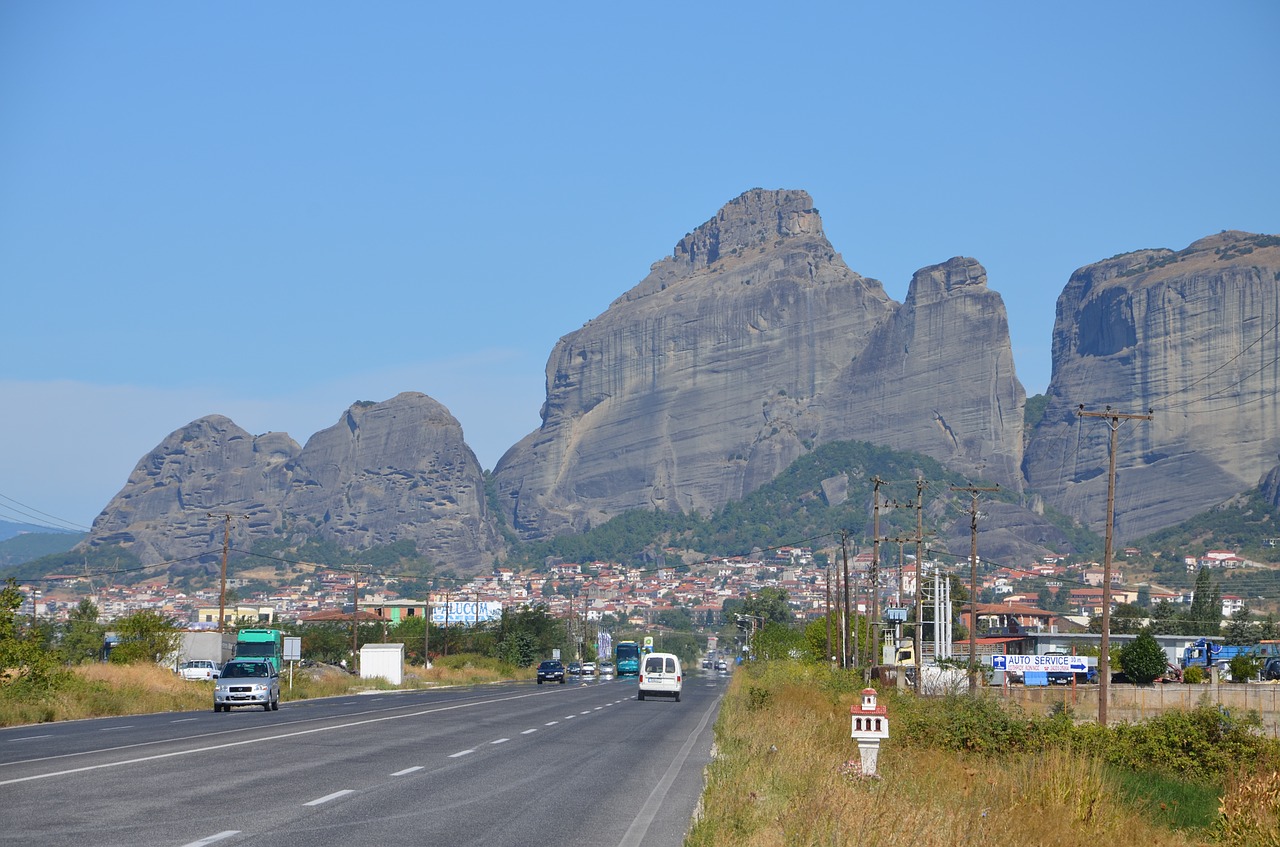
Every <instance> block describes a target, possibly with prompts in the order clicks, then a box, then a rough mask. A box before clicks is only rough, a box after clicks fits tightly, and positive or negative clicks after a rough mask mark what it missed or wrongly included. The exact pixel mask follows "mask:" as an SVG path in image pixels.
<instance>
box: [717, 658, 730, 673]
mask: <svg viewBox="0 0 1280 847" xmlns="http://www.w3.org/2000/svg"><path fill="white" fill-rule="evenodd" d="M716 670H718V671H727V670H729V663H728V662H726V661H725V660H724V659H721V660H720V661H718V662H716Z"/></svg>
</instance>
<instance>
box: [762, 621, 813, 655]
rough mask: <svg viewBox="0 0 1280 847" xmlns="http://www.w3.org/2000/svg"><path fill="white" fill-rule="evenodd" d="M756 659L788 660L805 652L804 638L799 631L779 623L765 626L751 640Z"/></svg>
mask: <svg viewBox="0 0 1280 847" xmlns="http://www.w3.org/2000/svg"><path fill="white" fill-rule="evenodd" d="M751 646H752V653H753V654H754V658H756V659H789V658H792V656H793V654H803V653H804V651H805V636H804V633H801V632H800V631H799V630H796V629H793V628H791V627H789V626H785V625H783V624H779V623H770V624H766V625H765V627H764V629H761V630H759V631H758V632H756V634H755V637H754V638H753V639H752V644H751Z"/></svg>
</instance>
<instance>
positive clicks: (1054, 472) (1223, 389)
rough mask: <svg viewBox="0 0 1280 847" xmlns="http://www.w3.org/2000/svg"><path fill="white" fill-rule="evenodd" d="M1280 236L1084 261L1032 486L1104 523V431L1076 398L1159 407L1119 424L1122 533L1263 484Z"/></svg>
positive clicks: (1279, 430) (1070, 296)
mask: <svg viewBox="0 0 1280 847" xmlns="http://www.w3.org/2000/svg"><path fill="white" fill-rule="evenodd" d="M1278 281H1280V238H1277V237H1275V236H1260V235H1250V234H1248V233H1241V232H1224V233H1221V234H1219V235H1215V236H1211V237H1209V238H1204V239H1201V240H1200V241H1197V242H1195V243H1194V244H1192V245H1191V246H1190V247H1188V248H1187V249H1185V250H1182V251H1180V252H1174V251H1171V250H1142V251H1138V252H1135V253H1129V254H1125V255H1123V256H1117V257H1115V258H1112V259H1108V260H1106V261H1103V262H1098V263H1096V264H1093V265H1089V266H1087V267H1084V268H1081V269H1080V270H1078V271H1076V272H1075V273H1074V274H1072V276H1071V279H1070V281H1069V282H1068V283H1067V287H1066V289H1065V290H1064V291H1063V292H1062V295H1061V296H1060V297H1059V298H1058V310H1057V320H1056V323H1055V326H1054V334H1053V378H1052V380H1051V382H1050V386H1049V391H1048V395H1049V405H1048V408H1047V409H1046V411H1045V415H1044V418H1043V420H1042V421H1041V422H1040V424H1039V425H1038V426H1037V427H1036V429H1035V431H1034V433H1033V434H1032V438H1031V442H1030V446H1029V447H1028V450H1027V456H1026V461H1025V465H1024V467H1025V471H1026V477H1027V480H1028V484H1029V485H1030V486H1032V487H1033V488H1035V489H1037V490H1039V491H1041V492H1043V494H1044V496H1045V498H1046V500H1048V502H1049V503H1051V504H1053V505H1054V506H1056V507H1057V508H1059V509H1061V510H1063V511H1065V512H1067V513H1068V514H1071V515H1074V516H1076V517H1078V518H1080V519H1082V520H1084V521H1086V522H1088V523H1089V524H1090V525H1091V526H1092V527H1094V528H1095V529H1098V530H1101V529H1102V528H1103V527H1104V526H1105V521H1106V502H1107V464H1108V454H1109V445H1110V430H1109V428H1108V427H1107V425H1106V424H1105V423H1103V422H1102V421H1099V420H1097V419H1092V418H1084V419H1081V418H1078V417H1077V416H1076V411H1077V406H1079V405H1080V404H1084V406H1085V407H1086V410H1088V411H1103V410H1104V407H1106V406H1108V405H1110V406H1111V407H1113V408H1114V409H1115V410H1117V411H1120V412H1125V413H1145V412H1146V411H1147V410H1148V409H1150V410H1152V412H1153V415H1154V417H1153V419H1152V420H1151V421H1150V422H1143V421H1129V422H1126V423H1123V424H1122V425H1121V430H1120V433H1119V449H1118V450H1117V456H1116V465H1117V468H1118V469H1119V470H1118V473H1117V476H1116V538H1117V541H1123V540H1126V539H1133V538H1136V537H1139V536H1141V535H1143V534H1144V533H1147V532H1150V531H1153V530H1155V529H1159V528H1162V527H1166V526H1169V525H1171V524H1174V523H1177V522H1178V521H1180V520H1183V519H1185V518H1188V517H1190V516H1192V515H1194V514H1196V513H1198V512H1201V511H1204V510H1205V509H1207V508H1209V507H1211V506H1213V505H1215V504H1217V503H1220V502H1222V501H1223V500H1225V499H1227V498H1228V497H1230V496H1232V495H1233V494H1236V493H1239V492H1240V491H1243V490H1245V489H1247V488H1251V487H1253V486H1255V485H1257V484H1258V482H1259V479H1260V477H1262V475H1264V474H1265V473H1267V471H1268V470H1269V469H1270V468H1272V467H1273V466H1274V465H1275V462H1276V456H1277V453H1278V452H1280V390H1278V389H1280V361H1278V355H1277V352H1278V351H1280V338H1278V336H1280V331H1278V330H1277V322H1278V321H1280V284H1278Z"/></svg>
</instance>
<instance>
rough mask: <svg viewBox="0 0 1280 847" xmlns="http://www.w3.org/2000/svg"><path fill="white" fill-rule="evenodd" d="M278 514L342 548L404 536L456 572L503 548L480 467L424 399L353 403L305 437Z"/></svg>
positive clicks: (450, 422) (438, 408) (454, 428)
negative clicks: (302, 522)
mask: <svg viewBox="0 0 1280 847" xmlns="http://www.w3.org/2000/svg"><path fill="white" fill-rule="evenodd" d="M284 508H285V511H286V512H287V513H288V514H290V515H293V516H298V518H301V519H305V520H306V521H307V522H309V523H310V524H311V525H312V526H313V527H314V528H315V531H316V532H318V534H319V535H320V536H321V537H323V538H327V539H331V540H333V541H335V542H337V543H338V544H339V545H340V546H342V547H346V548H355V549H359V548H364V547H369V546H370V545H379V544H391V543H393V542H396V541H400V540H403V539H408V540H411V541H414V542H415V543H416V544H417V548H418V552H419V554H421V555H424V556H429V557H430V558H432V559H435V560H438V561H441V562H445V563H447V564H449V565H453V566H457V567H459V568H460V569H462V570H471V569H475V568H477V567H480V566H482V565H488V564H491V563H492V561H493V558H494V554H495V553H496V552H497V551H498V550H499V549H500V547H501V543H500V540H499V538H498V535H497V533H496V531H495V529H494V526H493V522H492V521H491V520H489V516H488V506H487V503H486V501H485V494H484V474H483V471H482V470H481V468H480V463H479V462H478V461H477V460H476V457H475V454H474V453H472V452H471V448H470V447H468V446H467V445H466V443H465V442H464V441H463V437H462V427H461V426H460V425H459V424H458V421H457V420H456V419H455V418H454V417H453V415H451V414H450V413H449V410H448V409H446V408H445V407H444V406H442V405H440V404H439V403H437V402H436V401H435V400H432V399H431V398H430V397H428V396H426V395H425V394H417V393H404V394H400V395H397V396H396V397H394V398H392V399H391V400H388V401H386V402H385V403H358V404H356V405H354V406H352V407H351V408H350V409H348V410H347V411H346V413H345V414H344V415H343V416H342V419H341V420H339V421H338V423H336V424H334V425H333V426H331V427H329V428H328V429H324V430H321V431H320V432H317V433H316V434H315V435H313V436H311V438H310V439H308V440H307V445H306V447H304V448H303V450H302V453H301V454H300V455H299V456H298V461H297V462H296V464H295V466H294V468H293V480H292V485H291V488H290V491H289V494H288V496H287V497H286V499H285V502H284Z"/></svg>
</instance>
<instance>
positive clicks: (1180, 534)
mask: <svg viewBox="0 0 1280 847" xmlns="http://www.w3.org/2000/svg"><path fill="white" fill-rule="evenodd" d="M1135 544H1136V546H1138V547H1140V548H1141V549H1143V550H1149V551H1156V550H1158V551H1161V552H1163V553H1164V554H1166V555H1167V556H1168V558H1169V559H1170V560H1172V561H1178V562H1180V561H1181V557H1182V556H1200V555H1203V554H1204V553H1205V551H1207V550H1234V551H1236V552H1237V553H1238V554H1239V555H1240V556H1242V557H1244V558H1246V559H1252V560H1254V561H1259V562H1280V510H1277V509H1276V508H1274V507H1273V506H1272V505H1271V504H1270V503H1268V502H1267V501H1266V500H1264V499H1263V497H1262V494H1261V493H1260V492H1259V491H1258V489H1256V488H1255V489H1252V490H1251V491H1247V492H1245V493H1244V494H1241V495H1239V496H1238V497H1233V498H1231V499H1230V500H1228V501H1227V502H1225V503H1223V504H1222V505H1220V506H1217V507H1216V508H1213V509H1210V510H1209V511H1207V512H1202V513H1201V514H1199V515H1195V516H1194V517H1191V518H1188V519H1187V520H1185V521H1182V522H1181V523H1179V524H1176V525H1174V526H1171V527H1168V528H1167V529H1162V530H1160V531H1159V532H1153V533H1151V534H1150V535H1148V536H1146V537H1145V538H1142V539H1140V540H1139V541H1137V542H1135Z"/></svg>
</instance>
